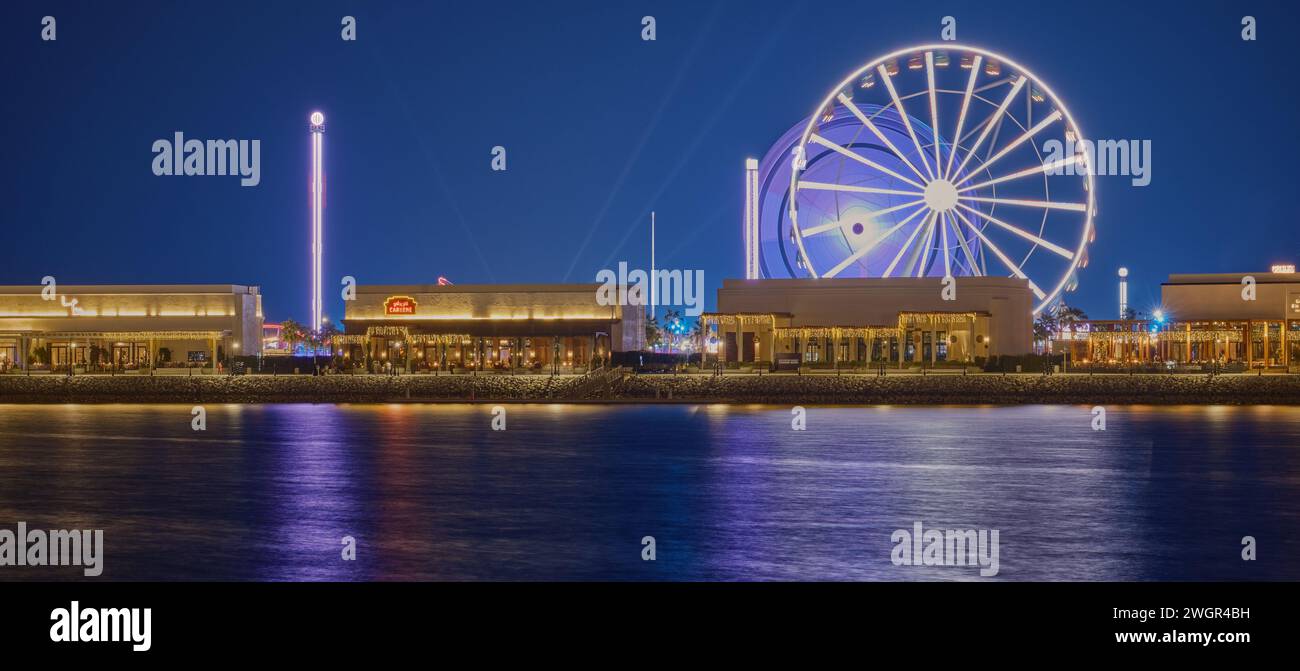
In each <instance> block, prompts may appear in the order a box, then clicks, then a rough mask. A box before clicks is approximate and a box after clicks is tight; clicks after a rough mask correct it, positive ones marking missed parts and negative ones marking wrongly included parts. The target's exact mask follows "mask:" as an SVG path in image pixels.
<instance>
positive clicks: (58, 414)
mask: <svg viewBox="0 0 1300 671" xmlns="http://www.w3.org/2000/svg"><path fill="white" fill-rule="evenodd" d="M506 407H507V409H508V416H507V419H508V425H507V426H508V430H506V431H492V430H490V423H491V420H492V414H491V406H484V405H417V404H404V405H251V406H250V405H209V406H207V411H208V429H207V431H206V432H195V431H192V430H191V428H190V419H191V417H190V406H189V405H184V406H182V405H106V406H99V405H95V406H92V405H66V406H30V405H0V528H6V529H11V530H12V529H14V528H15V527H16V524H17V522H19V521H25V522H27V523H28V525H29V527H30V528H36V527H40V528H97V529H103V530H104V536H105V545H106V549H105V555H106V556H105V570H104V577H103V578H102V579H117V580H189V579H215V580H424V579H452V580H463V579H526V580H533V579H542V580H550V579H613V580H624V579H630V580H658V579H675V580H699V579H711V580H754V579H794V580H808V579H830V580H918V579H920V580H966V579H975V578H977V577H978V573H977V571H976V570H975V569H973V568H945V567H907V566H904V567H896V566H894V565H893V564H892V563H891V562H890V551H891V549H892V548H893V544H892V543H891V541H890V535H891V533H892V532H893V531H894V530H895V529H909V530H910V529H911V528H912V524H913V522H915V521H918V520H919V521H921V522H923V523H924V524H926V525H927V527H930V526H932V527H934V528H955V529H967V528H970V529H998V530H999V532H1000V541H1001V542H1000V563H1001V571H1000V573H999V574H998V576H997V579H1005V580H1168V579H1179V580H1186V579H1193V580H1199V579H1226V580H1258V579H1275V580H1276V579H1287V580H1296V579H1300V515H1297V508H1298V502H1300V408H1290V407H1287V408H1283V407H1253V408H1251V407H1247V408H1228V407H1174V408H1154V407H1127V408H1125V407H1114V408H1110V409H1109V414H1108V416H1107V430H1106V431H1093V430H1091V427H1090V423H1091V421H1092V415H1091V414H1090V412H1089V409H1088V408H1085V407H1070V406H1026V407H988V408H970V407H963V408H948V407H944V408H940V407H862V408H847V407H825V408H820V407H810V408H808V428H807V430H806V431H802V432H796V431H792V430H791V428H790V420H791V415H790V408H789V407H776V406H740V407H728V406H722V405H643V406H599V405H510V406H506ZM647 535H649V536H654V537H655V539H656V541H657V560H656V561H654V562H648V561H642V559H641V538H642V537H643V536H647ZM1246 535H1251V536H1254V537H1255V538H1256V539H1257V541H1258V546H1259V560H1257V561H1254V562H1245V561H1242V560H1241V558H1240V548H1241V545H1240V544H1241V538H1242V536H1246ZM344 536H352V537H354V538H356V540H357V544H358V559H357V561H354V562H344V561H342V560H341V559H340V550H341V549H342V546H341V544H340V539H341V538H342V537H344ZM80 576H81V573H80V570H79V569H75V568H57V569H53V568H31V567H0V580H6V579H15V578H17V579H25V578H26V579H50V578H53V579H64V578H69V579H71V578H79V577H80Z"/></svg>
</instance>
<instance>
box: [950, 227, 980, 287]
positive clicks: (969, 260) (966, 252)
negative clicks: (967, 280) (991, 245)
mask: <svg viewBox="0 0 1300 671" xmlns="http://www.w3.org/2000/svg"><path fill="white" fill-rule="evenodd" d="M948 223H949V224H951V225H952V232H953V233H955V234H956V235H957V246H958V247H961V251H962V256H964V257H966V264H967V265H968V266H970V272H971V274H972V275H976V276H979V275H983V274H984V273H983V272H982V271H980V265H979V263H978V262H977V261H976V260H975V255H974V254H972V253H971V251H970V246H969V245H967V244H966V236H964V235H962V234H961V229H960V228H958V227H957V219H956V218H955V217H953V216H952V214H951V213H948Z"/></svg>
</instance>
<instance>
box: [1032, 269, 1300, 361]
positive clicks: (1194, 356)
mask: <svg viewBox="0 0 1300 671" xmlns="http://www.w3.org/2000/svg"><path fill="white" fill-rule="evenodd" d="M1160 296H1161V305H1160V307H1159V308H1158V310H1159V311H1160V314H1158V315H1156V314H1152V315H1148V316H1147V317H1148V318H1144V319H1132V320H1123V321H1121V320H1104V321H1102V320H1092V321H1085V322H1081V323H1078V324H1074V325H1071V326H1070V327H1068V328H1065V329H1062V332H1061V333H1058V334H1056V336H1055V342H1054V343H1053V350H1054V351H1056V352H1068V353H1069V355H1070V358H1072V359H1073V360H1075V361H1078V362H1087V363H1118V364H1137V363H1167V364H1171V365H1180V364H1181V365H1206V364H1215V365H1229V366H1234V367H1242V368H1250V369H1279V370H1283V369H1294V368H1297V367H1300V275H1297V274H1295V273H1294V272H1268V273H1231V274H1189V275H1170V276H1169V279H1168V281H1166V282H1164V283H1163V284H1161V287H1160Z"/></svg>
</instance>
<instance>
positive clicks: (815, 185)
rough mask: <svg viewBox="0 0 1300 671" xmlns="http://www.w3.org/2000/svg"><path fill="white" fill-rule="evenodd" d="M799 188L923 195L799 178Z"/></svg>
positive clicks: (921, 194) (920, 194) (913, 192)
mask: <svg viewBox="0 0 1300 671" xmlns="http://www.w3.org/2000/svg"><path fill="white" fill-rule="evenodd" d="M799 188H800V189H812V190H814V191H842V192H845V193H879V194H885V195H889V196H924V195H925V194H924V193H922V192H920V191H899V190H898V189H881V188H877V187H874V186H854V185H852V184H832V183H830V182H807V181H804V180H799Z"/></svg>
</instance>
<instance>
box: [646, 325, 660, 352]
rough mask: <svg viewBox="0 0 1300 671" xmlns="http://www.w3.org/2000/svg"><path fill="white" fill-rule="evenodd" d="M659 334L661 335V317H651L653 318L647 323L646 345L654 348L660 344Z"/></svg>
mask: <svg viewBox="0 0 1300 671" xmlns="http://www.w3.org/2000/svg"><path fill="white" fill-rule="evenodd" d="M659 336H660V333H659V318H658V317H651V318H650V319H649V321H647V322H646V323H645V344H646V347H651V348H653V347H654V346H655V345H658V344H659V339H660V338H659Z"/></svg>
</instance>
